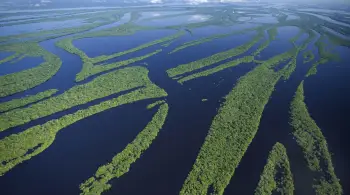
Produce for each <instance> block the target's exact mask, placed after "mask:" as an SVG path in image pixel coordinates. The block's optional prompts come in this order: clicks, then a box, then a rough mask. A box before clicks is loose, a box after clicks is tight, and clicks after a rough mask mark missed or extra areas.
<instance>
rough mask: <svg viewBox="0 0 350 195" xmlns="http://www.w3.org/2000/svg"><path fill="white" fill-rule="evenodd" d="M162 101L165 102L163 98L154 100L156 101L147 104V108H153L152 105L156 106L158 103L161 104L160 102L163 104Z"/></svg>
mask: <svg viewBox="0 0 350 195" xmlns="http://www.w3.org/2000/svg"><path fill="white" fill-rule="evenodd" d="M163 103H165V101H164V100H159V101H156V102H154V103H152V104H149V105H148V106H147V109H152V108H154V107H156V106H158V105H161V104H163Z"/></svg>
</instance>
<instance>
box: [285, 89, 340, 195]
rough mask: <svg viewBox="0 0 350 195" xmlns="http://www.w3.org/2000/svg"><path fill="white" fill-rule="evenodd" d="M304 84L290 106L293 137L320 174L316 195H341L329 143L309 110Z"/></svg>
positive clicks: (317, 178) (312, 168) (307, 159)
mask: <svg viewBox="0 0 350 195" xmlns="http://www.w3.org/2000/svg"><path fill="white" fill-rule="evenodd" d="M303 84H304V82H302V83H301V84H300V85H299V87H298V89H297V91H296V93H295V96H294V99H293V101H292V103H291V106H290V110H291V126H292V127H293V135H294V136H295V138H296V141H297V143H298V145H299V146H300V147H301V148H302V149H303V153H304V156H305V159H306V161H307V163H308V166H309V168H310V169H311V170H312V171H314V172H318V173H320V175H319V176H316V178H314V182H315V183H314V186H313V187H314V189H315V192H316V194H332V195H333V194H334V195H340V194H342V187H341V185H340V183H339V179H338V178H337V176H336V174H335V171H334V167H333V164H332V157H331V154H330V152H329V150H328V145H327V141H326V139H325V137H324V136H323V134H322V131H321V129H320V128H319V127H318V126H317V124H316V123H315V121H314V120H313V119H312V118H311V116H310V114H309V112H308V110H307V107H306V104H305V102H304V89H303Z"/></svg>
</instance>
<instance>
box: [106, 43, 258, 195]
mask: <svg viewBox="0 0 350 195" xmlns="http://www.w3.org/2000/svg"><path fill="white" fill-rule="evenodd" d="M233 40H234V38H232V41H231V42H229V43H232V42H234V41H233ZM171 49H172V48H169V51H170V50H171ZM165 52H166V51H165ZM184 55H185V54H184ZM195 55H197V56H198V57H199V56H201V55H202V54H200V52H197V54H195ZM186 57H187V55H186ZM191 57H192V56H191ZM162 61H165V62H168V63H166V64H165V65H163V64H162V63H160V62H162ZM148 63H149V69H150V78H151V80H152V81H153V82H155V84H157V85H158V86H160V87H162V88H164V89H165V90H166V91H167V92H168V93H169V97H168V98H167V102H168V104H169V106H170V111H169V118H168V120H167V122H166V124H165V126H164V128H163V129H164V130H163V131H162V132H161V133H160V134H159V136H158V138H157V139H156V140H155V141H154V143H153V144H152V147H151V148H149V149H148V150H147V151H146V152H145V153H144V154H143V156H142V158H141V159H139V160H138V161H137V162H136V163H135V164H134V165H132V168H131V169H130V171H129V172H128V173H127V174H126V175H124V176H123V177H121V178H119V179H115V180H113V181H112V183H111V184H112V186H113V188H112V189H111V191H108V192H106V194H170V195H171V194H178V192H179V191H180V189H181V187H182V184H183V182H184V181H185V179H186V177H187V174H188V173H189V172H190V170H191V168H192V166H193V163H194V161H195V159H196V157H197V154H198V152H199V149H200V147H201V146H202V144H203V141H204V139H205V137H206V135H207V133H208V130H209V128H210V125H211V121H212V119H213V117H214V116H215V115H216V112H217V109H218V108H219V106H220V102H221V101H222V97H224V96H225V95H226V94H227V93H228V92H229V91H230V90H231V89H232V88H233V86H234V84H235V83H236V81H237V79H238V78H239V77H240V76H241V75H243V74H245V73H246V72H248V71H250V70H251V69H252V68H253V67H254V64H244V65H240V66H237V67H234V68H231V69H229V70H227V71H222V72H219V73H217V74H214V75H211V76H208V77H205V78H201V79H198V80H194V81H193V82H189V83H185V84H184V85H179V84H178V83H177V82H176V81H174V80H171V79H169V78H168V77H167V75H166V73H165V71H166V70H167V69H168V68H171V67H175V66H176V65H177V64H175V63H174V62H173V58H172V56H169V55H168V56H167V55H164V56H163V57H162V58H160V57H158V58H150V60H149V61H148ZM203 98H207V99H208V100H209V101H207V102H202V101H201V100H202V99H203ZM130 183H133V184H134V185H130ZM135 186H137V187H135Z"/></svg>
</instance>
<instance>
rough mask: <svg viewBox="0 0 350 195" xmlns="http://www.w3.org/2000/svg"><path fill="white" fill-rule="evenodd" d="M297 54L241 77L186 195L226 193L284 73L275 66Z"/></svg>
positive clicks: (275, 59)
mask: <svg viewBox="0 0 350 195" xmlns="http://www.w3.org/2000/svg"><path fill="white" fill-rule="evenodd" d="M294 53H295V51H290V52H286V53H283V54H280V55H278V56H275V57H273V58H270V59H269V60H267V61H265V62H264V63H263V64H261V65H259V66H258V67H256V68H255V69H254V70H253V71H251V72H249V73H247V74H246V75H245V76H243V77H242V78H240V80H239V81H238V83H237V84H236V86H235V88H233V90H232V91H231V92H230V93H229V94H228V95H227V96H226V97H225V102H224V103H223V105H222V106H221V107H220V109H219V111H218V114H217V115H216V116H215V118H214V120H213V122H212V124H211V127H210V130H209V133H208V135H207V137H206V139H205V142H204V144H203V145H202V147H201V149H200V152H199V154H198V156H197V159H196V162H195V164H194V165H193V167H192V170H191V172H190V173H189V175H188V177H187V179H186V181H185V183H184V185H183V187H182V190H181V192H180V194H181V195H184V194H191V195H192V194H203V195H204V194H205V195H206V194H207V193H208V188H209V187H212V188H213V194H223V192H224V189H225V187H226V186H227V185H228V184H229V181H230V179H231V177H232V176H233V175H234V171H235V169H236V167H237V166H238V164H239V162H240V161H241V158H242V157H243V155H244V153H245V151H246V150H247V148H248V146H249V144H250V143H251V141H252V140H253V138H254V136H255V134H256V132H257V130H258V126H259V122H260V118H261V115H262V112H263V110H264V107H265V105H266V104H267V102H268V100H269V98H270V96H271V94H272V92H273V90H274V86H275V85H276V83H277V81H278V80H279V79H280V77H281V76H282V73H283V71H279V72H275V71H274V69H273V68H274V67H275V66H276V65H278V64H279V63H281V62H283V61H285V60H288V59H290V58H292V57H293V54H294Z"/></svg>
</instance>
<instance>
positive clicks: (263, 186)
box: [255, 142, 294, 195]
mask: <svg viewBox="0 0 350 195" xmlns="http://www.w3.org/2000/svg"><path fill="white" fill-rule="evenodd" d="M277 173H280V174H281V176H280V178H278V177H277ZM274 191H277V192H278V193H279V194H283V195H293V191H294V184H293V175H292V172H291V171H290V165H289V159H288V156H287V151H286V148H285V147H284V146H283V144H281V143H278V142H277V143H276V144H275V145H274V146H273V148H272V150H271V151H270V154H269V157H268V159H267V162H266V165H265V167H264V171H263V172H262V174H261V176H260V181H259V183H258V187H257V188H256V190H255V195H272V193H273V192H274Z"/></svg>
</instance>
